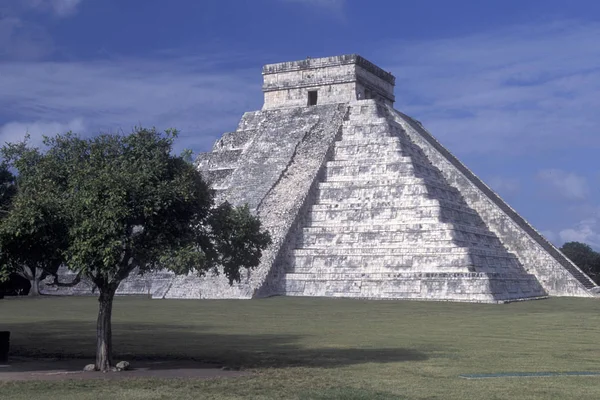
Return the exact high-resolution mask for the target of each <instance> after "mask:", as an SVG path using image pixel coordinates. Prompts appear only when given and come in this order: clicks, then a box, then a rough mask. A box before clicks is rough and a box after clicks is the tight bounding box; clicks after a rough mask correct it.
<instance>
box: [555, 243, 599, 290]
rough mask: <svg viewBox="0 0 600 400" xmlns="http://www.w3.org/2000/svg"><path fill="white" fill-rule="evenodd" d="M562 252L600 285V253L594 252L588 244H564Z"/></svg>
mask: <svg viewBox="0 0 600 400" xmlns="http://www.w3.org/2000/svg"><path fill="white" fill-rule="evenodd" d="M560 251H562V252H563V253H564V255H566V256H567V257H568V258H569V259H570V260H571V261H573V263H574V264H575V265H577V266H578V267H579V268H580V269H581V270H582V271H583V272H585V273H586V274H587V275H588V276H589V277H590V278H592V280H593V281H594V282H596V283H600V253H598V252H596V251H594V250H593V249H592V248H591V247H590V246H589V245H588V244H585V243H580V242H567V243H565V244H563V246H562V247H561V248H560Z"/></svg>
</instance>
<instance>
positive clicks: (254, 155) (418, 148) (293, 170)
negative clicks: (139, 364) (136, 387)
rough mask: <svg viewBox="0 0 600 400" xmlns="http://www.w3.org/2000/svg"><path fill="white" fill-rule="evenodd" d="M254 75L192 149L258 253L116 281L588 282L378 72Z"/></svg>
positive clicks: (483, 293) (301, 291)
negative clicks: (254, 262) (219, 126)
mask: <svg viewBox="0 0 600 400" xmlns="http://www.w3.org/2000/svg"><path fill="white" fill-rule="evenodd" d="M263 77H264V85H263V92H264V99H265V100H264V106H263V108H262V110H260V111H253V112H247V113H245V114H244V115H243V117H242V119H241V121H240V123H239V125H238V127H237V129H236V130H235V131H234V132H230V133H225V134H224V135H223V136H222V137H221V139H219V140H218V141H217V142H216V143H215V145H214V147H213V149H212V151H211V152H209V153H204V154H201V155H200V156H199V157H198V159H197V166H198V168H199V169H200V171H201V172H202V173H203V174H204V176H205V177H206V179H208V180H209V181H210V182H211V183H212V185H213V188H214V189H215V190H216V191H217V198H218V199H219V201H224V200H227V201H229V202H230V203H232V204H234V205H243V204H248V205H249V207H250V208H251V209H252V210H253V212H254V213H256V214H257V215H258V216H259V217H260V218H261V220H262V222H263V226H264V227H265V228H267V229H269V231H270V232H271V234H272V238H273V245H272V246H271V247H270V248H269V249H268V250H267V251H266V252H265V253H264V256H263V259H262V262H261V265H260V266H259V267H258V268H257V269H255V270H253V271H251V272H250V273H248V274H246V275H245V276H244V277H243V279H242V282H240V283H239V284H235V285H234V286H229V284H228V283H227V281H226V279H225V278H224V277H222V276H207V277H204V278H198V277H197V276H195V275H189V276H183V277H176V276H174V275H172V274H170V273H166V272H165V273H157V274H151V275H147V276H143V277H139V276H136V277H132V278H130V279H128V280H127V281H126V282H124V283H123V284H122V285H121V287H120V289H119V293H121V294H140V293H149V294H152V296H153V297H154V298H253V297H264V296H272V295H286V296H327V297H356V298H369V299H421V300H448V301H469V302H505V301H514V300H523V299H536V298H542V297H546V296H592V295H593V294H592V292H594V291H595V287H596V285H595V284H594V282H593V281H592V280H591V279H590V278H589V277H588V276H586V275H585V274H584V273H583V272H582V271H581V270H579V269H578V268H577V267H576V266H575V265H574V264H573V263H572V262H571V261H570V260H569V259H567V258H566V257H565V256H564V255H563V254H562V253H560V252H559V251H558V250H557V249H556V248H555V247H554V246H553V245H552V244H551V243H550V242H548V241H547V240H546V239H545V238H544V237H542V236H541V235H540V234H539V233H538V232H537V231H536V230H535V229H534V228H533V227H532V226H531V225H529V224H528V223H527V222H526V221H525V220H524V219H523V218H522V217H520V216H519V215H518V214H517V213H516V212H515V211H514V210H513V209H512V208H510V206H508V205H507V204H506V203H505V202H504V201H503V200H502V199H501V198H500V197H499V196H498V195H497V194H496V193H494V192H493V191H492V190H491V189H490V188H489V187H488V186H486V185H485V184H484V183H483V182H482V181H481V180H480V179H479V178H478V177H477V176H476V175H475V174H473V173H472V172H471V171H470V170H469V169H468V168H467V167H465V166H464V165H463V164H462V163H461V162H460V161H459V160H458V159H457V158H456V157H455V156H453V155H452V154H451V153H450V152H449V151H448V150H446V149H445V148H444V147H443V146H442V145H441V144H440V143H439V142H438V141H437V140H436V139H435V138H434V137H433V136H432V135H431V134H430V133H429V132H427V131H426V130H425V129H424V128H423V126H422V125H421V124H420V123H419V122H418V121H416V120H414V119H412V118H410V117H408V116H406V115H404V114H402V113H401V112H399V111H396V110H395V109H394V108H393V105H394V84H395V78H394V76H393V75H391V74H390V73H388V72H385V71H384V70H382V69H380V68H379V67H377V66H375V65H374V64H372V63H371V62H369V61H367V60H365V59H364V58H362V57H360V56H357V55H344V56H338V57H327V58H314V59H311V58H309V59H306V60H302V61H294V62H285V63H279V64H271V65H266V66H265V67H264V68H263ZM50 290H51V289H48V291H50ZM89 290H90V287H88V286H85V285H83V286H80V288H79V289H75V290H74V291H73V292H72V293H85V292H89Z"/></svg>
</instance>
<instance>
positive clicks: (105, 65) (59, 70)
mask: <svg viewBox="0 0 600 400" xmlns="http://www.w3.org/2000/svg"><path fill="white" fill-rule="evenodd" d="M217 58H218V57H217V56H215V57H211V59H210V60H209V59H201V58H199V57H182V56H179V57H177V56H175V55H174V54H171V55H170V57H164V58H161V59H159V60H151V59H113V60H104V61H89V62H11V63H3V64H0V87H2V96H1V97H0V115H5V116H7V115H10V118H11V120H5V121H2V120H1V118H0V124H3V123H4V124H5V125H4V127H3V132H4V133H3V135H8V136H7V137H14V135H15V134H16V135H18V134H19V132H20V131H23V128H26V127H29V130H30V131H31V133H32V134H36V135H37V134H39V133H41V132H43V131H44V130H47V129H54V130H56V129H59V130H62V131H65V130H68V129H67V128H70V129H73V130H77V131H80V133H83V134H88V135H92V134H96V133H98V132H100V131H102V132H115V131H119V130H122V131H125V132H130V131H131V129H132V128H133V127H134V126H136V125H138V126H139V125H141V126H145V127H150V126H156V127H157V128H159V129H165V128H169V127H175V128H178V129H180V130H181V131H182V132H181V135H180V137H179V139H178V141H177V144H178V148H179V149H181V148H184V147H186V148H187V147H189V148H192V149H193V150H194V151H203V150H207V149H209V148H210V146H212V143H213V142H214V140H216V139H217V138H218V137H220V135H221V134H222V133H223V132H225V131H232V130H235V128H236V126H237V122H238V121H239V119H240V117H241V113H242V112H243V111H247V110H255V109H259V108H260V105H261V104H262V97H261V91H260V79H261V76H260V72H259V70H258V69H257V70H256V71H255V70H252V71H251V72H248V71H246V70H234V71H229V72H221V71H220V69H219V66H218V65H214V59H217ZM15 121H16V122H18V123H16V122H15ZM21 121H38V122H36V123H35V124H29V125H28V124H23V123H22V122H21ZM48 121H50V122H52V121H56V124H57V125H47V123H48ZM74 121H81V125H77V124H75V123H74ZM83 121H85V124H83ZM6 124H8V125H6ZM61 124H62V125H61ZM73 127H75V128H77V129H75V128H73ZM34 128H35V129H34ZM41 128H44V129H41ZM82 130H83V132H81V131H82ZM22 133H23V132H21V133H20V134H22ZM53 133H55V132H53ZM3 140H4V139H3Z"/></svg>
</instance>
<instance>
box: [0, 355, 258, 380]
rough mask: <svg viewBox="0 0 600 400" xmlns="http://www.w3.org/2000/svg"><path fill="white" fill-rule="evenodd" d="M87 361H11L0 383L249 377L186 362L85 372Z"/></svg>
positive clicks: (0, 368)
mask: <svg viewBox="0 0 600 400" xmlns="http://www.w3.org/2000/svg"><path fill="white" fill-rule="evenodd" d="M93 363H94V360H86V359H50V358H45V359H34V358H21V357H19V358H12V359H11V360H10V362H9V363H8V364H6V365H3V364H0V381H5V382H6V381H30V380H63V379H130V378H188V379H214V378H235V377H239V376H245V375H249V374H250V373H249V372H246V371H232V370H227V369H223V368H220V367H216V366H215V365H213V364H203V363H200V362H195V361H187V360H165V361H134V362H132V363H131V368H132V369H131V370H128V371H121V372H107V373H103V372H84V371H83V367H84V366H85V365H87V364H93Z"/></svg>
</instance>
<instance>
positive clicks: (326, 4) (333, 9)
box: [276, 0, 346, 18]
mask: <svg viewBox="0 0 600 400" xmlns="http://www.w3.org/2000/svg"><path fill="white" fill-rule="evenodd" d="M276 1H279V2H281V3H296V4H300V5H305V6H310V7H315V8H318V9H320V10H325V11H328V12H329V13H332V14H333V15H335V16H337V17H340V18H344V16H345V8H346V0H276Z"/></svg>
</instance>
